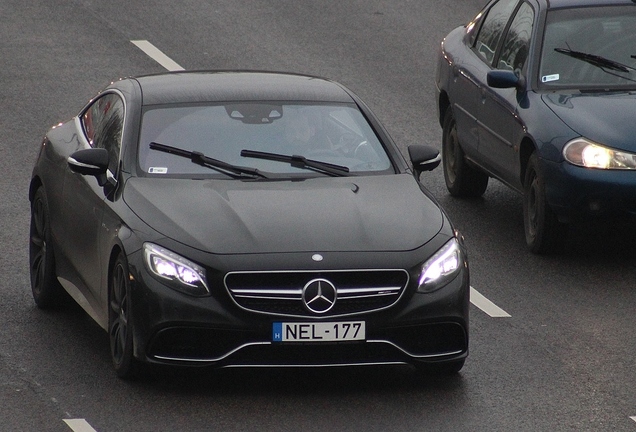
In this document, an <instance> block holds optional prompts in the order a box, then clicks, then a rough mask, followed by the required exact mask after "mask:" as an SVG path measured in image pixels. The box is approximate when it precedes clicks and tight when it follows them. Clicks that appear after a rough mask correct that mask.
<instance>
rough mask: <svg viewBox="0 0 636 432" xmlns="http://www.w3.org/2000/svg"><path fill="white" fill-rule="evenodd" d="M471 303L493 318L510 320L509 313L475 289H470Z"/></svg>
mask: <svg viewBox="0 0 636 432" xmlns="http://www.w3.org/2000/svg"><path fill="white" fill-rule="evenodd" d="M470 302H471V303H472V304H474V305H475V306H477V307H478V308H479V309H481V310H482V311H484V312H485V313H486V314H487V315H489V316H490V317H491V318H510V315H509V314H508V312H506V311H505V310H503V309H501V308H500V307H499V306H497V305H496V304H494V303H493V302H491V301H490V300H488V299H487V298H486V297H484V296H483V295H482V294H481V293H480V292H479V291H477V290H476V289H475V288H473V287H470Z"/></svg>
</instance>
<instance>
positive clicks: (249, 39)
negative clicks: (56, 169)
mask: <svg viewBox="0 0 636 432" xmlns="http://www.w3.org/2000/svg"><path fill="white" fill-rule="evenodd" d="M482 3H483V2H482V1H481V0H449V1H443V2H441V1H433V0H391V1H388V0H385V1H380V0H343V1H338V2H336V1H333V0H332V1H329V0H313V1H310V0H274V1H272V0H269V1H264V0H243V1H240V2H239V1H236V0H218V1H213V0H208V1H205V0H184V1H181V2H171V1H167V0H147V1H144V2H141V1H138V2H134V1H130V0H127V1H124V0H110V1H108V2H102V1H97V0H30V1H28V2H25V1H23V0H2V1H0V37H1V39H2V43H0V62H1V63H0V64H1V66H2V67H1V68H0V107H1V111H0V113H1V115H0V131H1V132H0V185H1V191H0V197H1V198H0V252H1V253H0V268H1V269H2V270H1V273H0V275H1V277H0V430H1V431H38V432H39V431H43V432H46V431H71V430H74V431H76V432H80V431H82V432H84V431H86V432H89V431H99V432H107V431H133V432H136V431H153V432H156V431H208V430H209V431H299V430H303V431H609V430H612V431H614V430H616V431H636V421H635V420H634V419H632V417H633V416H636V374H635V373H634V370H635V369H636V368H635V362H636V360H635V359H634V357H635V356H634V353H635V348H634V347H635V346H636V332H635V329H636V323H635V322H634V307H633V305H634V304H636V293H635V287H634V285H635V284H634V281H635V280H636V265H635V262H636V260H635V258H636V251H635V249H634V246H633V245H634V241H635V240H636V232H635V231H636V230H634V229H633V228H632V227H629V226H617V225H611V226H598V225H596V226H584V227H578V228H577V229H576V230H575V232H574V234H573V235H572V236H571V240H570V242H569V244H568V247H567V249H566V251H565V253H564V254H562V255H560V256H556V257H537V256H533V255H531V254H530V253H528V252H527V251H526V249H525V245H524V241H523V220H522V214H521V199H520V197H519V196H517V195H515V194H514V193H512V192H510V191H508V190H507V189H506V188H505V187H503V186H502V185H500V184H497V183H496V182H494V181H493V182H491V185H490V187H489V189H488V191H487V192H486V194H485V195H484V197H483V199H479V200H467V201H460V200H456V199H452V198H450V197H449V196H448V194H447V193H446V190H445V187H444V182H443V173H442V171H441V169H438V170H436V171H434V172H431V173H427V174H425V176H424V177H423V178H424V181H425V183H426V184H427V186H428V187H429V188H430V190H431V191H432V192H433V194H434V195H435V196H436V197H437V198H438V199H439V200H440V202H441V204H442V205H443V206H444V207H445V208H446V209H447V211H448V213H449V215H450V217H451V219H453V221H454V222H455V224H456V226H457V227H458V228H459V229H460V230H461V231H462V232H463V234H464V235H465V237H466V242H467V245H468V248H469V253H470V259H471V271H472V280H471V285H472V286H473V287H474V288H475V289H476V290H477V291H478V292H479V293H481V294H482V295H483V296H485V297H486V298H487V299H488V300H490V301H491V302H493V303H494V304H495V305H496V306H498V307H499V308H501V309H499V310H500V311H505V314H504V315H509V316H506V317H496V316H491V315H493V314H492V313H491V314H489V313H486V312H484V311H483V310H482V309H480V308H478V307H476V306H475V307H472V308H471V354H470V357H469V359H468V361H467V363H466V366H465V368H464V369H463V370H462V372H461V373H460V374H459V375H458V376H456V377H452V378H445V379H442V378H426V379H425V378H421V377H419V376H418V375H416V374H415V372H414V371H413V370H411V369H410V368H408V367H391V368H360V369H327V370H313V371H308V370H292V371H289V370H266V371H262V370H258V371H255V370H229V371H221V372H218V373H206V372H204V371H165V372H164V371H162V373H161V375H160V376H156V377H154V379H149V380H146V381H141V382H133V383H129V382H124V381H121V380H118V379H117V378H116V377H115V375H114V373H113V371H112V370H111V366H110V361H109V357H108V340H107V336H106V334H105V333H104V332H103V331H102V330H101V329H100V328H98V327H97V326H96V325H95V324H93V323H92V322H91V320H90V319H89V318H88V317H87V316H86V315H85V314H84V313H83V312H82V311H81V310H79V309H78V308H71V309H69V310H66V311H58V312H44V311H41V310H38V309H37V308H36V307H35V305H34V303H33V300H32V298H31V294H30V287H29V276H28V228H29V203H28V199H27V190H28V183H29V178H30V171H31V166H32V163H33V162H34V160H35V156H36V152H37V149H38V146H39V143H40V140H41V136H42V135H43V134H44V133H45V131H46V130H47V129H48V128H49V127H50V126H51V125H53V124H55V123H57V122H59V121H62V120H66V119H67V118H70V117H71V116H73V115H75V114H76V113H77V112H78V111H79V110H80V109H81V107H82V106H83V105H84V104H85V103H86V102H87V101H88V100H89V99H90V98H91V97H92V96H93V95H94V93H95V92H96V91H97V89H99V88H100V87H103V86H104V85H105V84H107V83H108V82H110V81H111V80H113V79H116V78H118V77H122V76H127V75H135V74H142V73H151V72H161V71H163V70H165V67H164V66H162V65H161V64H160V63H158V62H157V61H156V60H155V59H153V58H151V57H150V56H149V55H147V54H146V53H145V52H143V51H142V50H141V49H139V48H138V47H137V46H136V45H135V44H133V43H132V42H131V41H138V40H145V41H148V42H149V43H151V44H152V45H153V46H155V47H157V48H158V49H159V50H161V52H162V53H164V54H165V55H166V56H167V57H168V58H170V59H171V60H172V61H173V62H175V63H176V64H177V65H179V66H181V67H183V68H185V69H209V68H215V69H219V68H220V69H231V68H241V69H246V68H247V69H267V70H285V71H296V72H304V73H311V74H317V75H323V76H327V77H330V78H333V79H335V80H337V81H340V82H342V83H343V84H345V85H347V86H348V87H350V88H351V89H353V90H354V91H355V92H356V93H358V95H359V96H361V97H362V98H363V99H364V100H365V101H366V102H367V103H368V104H369V105H370V107H371V108H372V109H373V110H374V111H375V112H376V114H378V116H379V117H380V118H381V119H382V121H383V122H384V124H385V126H386V127H387V129H388V130H389V132H390V133H391V135H392V136H393V137H394V138H395V139H396V141H398V142H399V143H400V146H401V148H402V150H404V149H405V148H406V146H407V145H409V144H414V143H428V144H433V145H436V146H438V147H439V145H440V139H441V130H440V127H439V124H438V122H437V120H436V118H435V116H436V111H435V104H434V81H433V78H434V73H435V63H436V58H435V56H436V51H437V48H438V46H439V42H440V40H441V39H442V38H443V36H444V35H445V34H446V33H447V32H448V31H450V30H451V29H452V28H454V27H456V26H458V25H461V24H463V23H465V22H467V21H468V19H469V18H471V17H472V16H473V15H474V14H476V12H477V11H478V10H479V8H480V7H481V5H482ZM477 298H478V296H477V295H475V296H474V299H477ZM495 315H496V314H495Z"/></svg>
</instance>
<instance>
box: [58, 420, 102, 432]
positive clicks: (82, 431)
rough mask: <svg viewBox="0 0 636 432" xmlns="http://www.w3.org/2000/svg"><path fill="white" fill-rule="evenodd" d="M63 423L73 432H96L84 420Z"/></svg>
mask: <svg viewBox="0 0 636 432" xmlns="http://www.w3.org/2000/svg"><path fill="white" fill-rule="evenodd" d="M64 423H66V424H67V425H68V427H70V428H71V429H72V430H73V432H97V431H96V430H95V429H93V427H92V426H91V425H89V424H88V422H87V421H86V420H84V419H66V420H64Z"/></svg>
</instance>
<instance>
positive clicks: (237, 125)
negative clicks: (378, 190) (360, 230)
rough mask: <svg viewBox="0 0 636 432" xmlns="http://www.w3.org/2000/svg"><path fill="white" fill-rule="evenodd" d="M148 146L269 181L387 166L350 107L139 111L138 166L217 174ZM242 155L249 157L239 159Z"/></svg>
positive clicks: (154, 171)
mask: <svg viewBox="0 0 636 432" xmlns="http://www.w3.org/2000/svg"><path fill="white" fill-rule="evenodd" d="M151 143H161V144H163V145H164V146H169V147H170V148H173V149H181V150H183V151H185V152H194V153H196V154H199V153H200V154H203V155H205V156H206V157H207V158H210V159H212V158H213V159H214V162H215V164H217V165H218V164H219V163H221V164H226V165H227V166H230V165H231V166H234V167H241V169H243V170H245V169H246V168H247V169H253V170H254V171H256V172H259V173H265V174H267V173H273V174H275V175H276V174H278V175H292V176H295V175H300V176H307V175H333V173H331V172H325V170H321V169H316V166H318V164H319V163H323V164H329V165H331V166H339V167H342V169H344V172H345V173H346V172H350V173H352V174H353V173H384V172H387V171H388V170H390V169H391V167H392V165H391V162H390V159H389V157H388V155H387V153H386V151H385V150H384V147H383V146H382V144H381V143H380V141H379V139H378V137H377V136H376V134H375V133H374V131H373V129H372V128H371V126H370V125H369V124H368V123H367V121H366V119H365V117H364V116H363V115H362V113H361V112H360V111H359V110H358V109H357V107H355V106H352V105H322V104H321V105H305V104H280V103H274V102H267V103H265V102H249V103H233V104H225V105H205V106H202V105H194V106H183V105H179V106H160V107H151V108H148V109H146V110H145V111H144V114H143V120H142V125H141V135H140V143H139V165H140V167H141V169H142V170H143V171H144V172H145V173H147V174H149V175H197V176H201V175H203V176H220V174H219V172H218V170H216V171H215V170H210V169H209V167H206V166H204V165H203V164H197V163H191V161H190V160H189V159H188V158H184V157H180V156H179V155H178V154H177V153H178V152H177V151H174V150H173V151H170V152H166V151H157V149H156V148H155V149H153V147H152V146H151V145H150V144H151ZM155 147H156V146H155ZM242 150H247V152H243V154H241V151H242ZM250 152H264V153H270V154H277V155H289V156H295V157H297V158H296V160H310V161H313V162H312V163H313V165H315V166H314V167H313V169H309V170H308V169H307V168H308V165H307V164H304V165H303V164H299V163H280V161H278V160H274V159H272V158H260V157H258V158H256V157H251V154H252V153H250ZM257 154H258V153H257ZM314 162H315V163H314ZM341 171H342V170H341ZM262 177H271V176H269V175H262ZM275 177H278V176H275ZM224 178H228V176H227V175H226V176H224ZM230 178H231V177H230Z"/></svg>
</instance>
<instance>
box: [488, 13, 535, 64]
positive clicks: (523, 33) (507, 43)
mask: <svg viewBox="0 0 636 432" xmlns="http://www.w3.org/2000/svg"><path fill="white" fill-rule="evenodd" d="M533 22H534V10H532V8H531V7H530V5H528V4H527V3H523V4H522V5H521V7H519V11H518V12H517V14H516V15H515V18H514V20H513V21H512V24H511V25H510V29H509V30H508V33H507V34H506V38H505V40H504V43H503V48H502V51H501V55H500V57H499V61H498V62H497V68H498V69H504V70H511V71H519V72H521V70H522V69H523V66H524V65H525V63H526V59H527V57H528V49H529V46H530V37H531V35H532V23H533Z"/></svg>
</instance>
